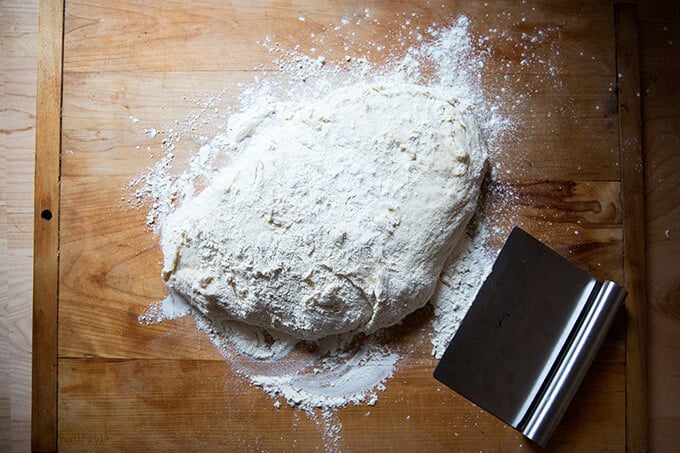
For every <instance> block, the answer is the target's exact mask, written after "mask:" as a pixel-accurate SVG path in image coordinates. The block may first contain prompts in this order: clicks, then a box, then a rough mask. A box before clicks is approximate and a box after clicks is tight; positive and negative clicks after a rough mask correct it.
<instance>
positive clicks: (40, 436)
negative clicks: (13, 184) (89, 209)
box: [31, 0, 64, 452]
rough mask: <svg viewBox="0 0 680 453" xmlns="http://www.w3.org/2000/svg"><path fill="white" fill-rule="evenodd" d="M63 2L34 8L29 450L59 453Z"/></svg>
mask: <svg viewBox="0 0 680 453" xmlns="http://www.w3.org/2000/svg"><path fill="white" fill-rule="evenodd" d="M63 30H64V0H58V1H52V0H41V1H40V4H39V9H38V74H37V93H36V139H35V199H34V202H35V205H34V225H35V233H34V241H33V246H34V255H33V256H34V258H33V334H32V335H33V356H32V366H33V369H32V400H31V449H32V450H33V451H40V452H46V451H56V450H57V371H58V370H57V317H58V306H57V305H58V290H59V287H58V282H59V194H60V165H61V102H62V89H63V85H62V70H63V51H64V46H63V38H64V34H63Z"/></svg>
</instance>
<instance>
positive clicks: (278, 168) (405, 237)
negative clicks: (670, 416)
mask: <svg viewBox="0 0 680 453" xmlns="http://www.w3.org/2000/svg"><path fill="white" fill-rule="evenodd" d="M228 139H229V142H230V147H231V148H232V149H233V151H234V155H233V157H232V158H231V161H230V162H228V163H227V164H226V165H225V167H224V168H223V169H222V170H221V171H220V173H219V174H218V175H216V176H215V177H214V179H213V181H212V183H211V185H210V186H209V187H207V188H206V189H205V190H204V191H203V192H202V193H200V194H199V195H198V196H196V197H195V198H193V199H192V200H189V201H188V202H185V203H184V204H183V205H182V206H181V207H180V208H178V209H177V210H176V211H175V212H174V213H173V214H172V215H171V216H170V217H169V218H168V220H167V221H166V223H165V224H164V226H163V229H162V239H161V247H162V250H163V255H164V267H163V271H162V276H163V279H164V280H165V281H166V283H167V285H168V287H169V288H170V289H171V290H173V291H175V292H177V293H179V294H180V295H182V296H183V297H184V298H186V299H187V301H189V302H190V303H191V304H193V305H194V306H195V307H196V308H197V309H199V310H200V311H201V312H202V313H204V314H205V315H207V316H209V317H213V318H217V319H229V320H237V321H242V322H245V323H247V324H251V325H255V326H260V327H264V328H267V329H270V330H271V331H275V332H282V333H285V334H289V335H291V336H293V337H295V338H299V339H304V340H316V339H320V338H323V337H326V336H329V335H334V334H342V333H359V332H366V333H371V332H374V331H376V330H377V329H380V328H383V327H387V326H390V325H393V324H395V323H398V322H399V321H400V320H401V319H403V318H404V317H405V316H406V315H408V314H409V313H411V312H413V311H414V310H416V309H418V308H420V307H422V306H423V305H425V304H426V303H427V301H428V300H429V298H430V297H431V296H432V294H433V292H434V290H435V287H436V285H437V281H438V277H439V274H440V273H441V270H442V267H443V265H444V262H445V260H446V258H447V257H448V255H449V254H450V253H451V251H452V249H453V248H454V247H455V245H456V243H457V241H458V240H459V238H460V236H461V234H462V232H463V231H464V229H465V226H466V224H467V222H468V220H469V219H470V217H471V215H472V213H473V211H474V209H475V206H476V202H477V199H478V196H479V191H480V185H481V181H482V179H483V175H484V171H485V168H486V150H485V147H484V145H483V141H482V138H481V136H480V132H479V128H478V126H477V124H476V123H475V121H474V120H473V119H472V118H471V117H469V116H468V115H466V114H465V113H463V112H461V111H460V110H459V109H458V108H457V102H456V101H455V100H451V99H447V98H446V97H444V96H443V95H442V94H441V93H439V92H438V91H436V90H434V89H431V88H427V87H422V86H417V85H412V84H399V83H397V84H392V85H389V86H387V85H379V84H377V85H375V84H374V85H368V84H358V85H353V86H349V87H343V88H339V89H337V90H335V91H332V92H330V93H329V94H328V95H327V96H326V97H324V98H323V99H319V100H317V101H314V102H306V103H294V102H288V103H274V104H268V105H264V106H260V107H254V108H251V109H249V110H247V111H246V112H244V113H240V114H236V115H232V117H231V118H230V120H229V123H228Z"/></svg>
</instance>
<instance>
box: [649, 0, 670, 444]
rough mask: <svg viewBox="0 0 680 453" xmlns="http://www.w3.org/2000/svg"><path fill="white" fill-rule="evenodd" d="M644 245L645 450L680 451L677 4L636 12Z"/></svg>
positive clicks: (654, 3) (652, 5) (659, 4)
mask: <svg viewBox="0 0 680 453" xmlns="http://www.w3.org/2000/svg"><path fill="white" fill-rule="evenodd" d="M639 19H640V44H641V51H640V61H641V67H642V75H641V88H642V91H641V94H642V119H643V149H644V159H645V214H646V228H645V230H646V231H645V233H646V234H645V237H646V240H645V245H646V252H647V298H648V299H647V300H648V303H649V305H648V308H649V311H648V316H649V331H648V339H649V357H648V364H649V374H648V379H649V381H648V398H649V447H650V450H651V451H659V452H663V451H677V450H678V449H679V448H680V392H678V391H677V389H678V386H680V360H678V357H680V266H679V265H678V256H679V253H680V84H679V83H678V80H680V45H678V43H680V27H678V26H677V24H680V5H679V4H678V2H674V1H649V2H644V3H641V4H640V6H639Z"/></svg>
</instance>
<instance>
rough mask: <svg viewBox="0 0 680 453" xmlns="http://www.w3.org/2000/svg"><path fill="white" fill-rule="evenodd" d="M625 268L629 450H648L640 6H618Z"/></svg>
mask: <svg viewBox="0 0 680 453" xmlns="http://www.w3.org/2000/svg"><path fill="white" fill-rule="evenodd" d="M614 14H615V20H616V67H617V75H618V76H617V77H618V88H619V89H618V95H619V136H620V146H621V189H622V196H623V204H624V212H625V216H624V219H623V231H624V238H623V268H624V273H625V280H626V281H625V286H626V287H627V288H628V297H627V298H626V302H625V305H626V315H627V316H626V322H627V327H626V364H627V369H626V425H627V429H626V450H627V451H634V452H638V451H640V452H642V451H647V447H648V444H647V296H646V291H647V285H646V272H647V269H646V264H645V220H644V219H645V211H644V206H645V205H644V193H645V192H644V173H643V169H644V161H643V156H642V130H641V129H642V119H641V115H640V66H639V42H638V25H637V6H635V5H616V7H615V9H614Z"/></svg>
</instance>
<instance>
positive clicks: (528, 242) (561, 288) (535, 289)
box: [434, 227, 627, 446]
mask: <svg viewBox="0 0 680 453" xmlns="http://www.w3.org/2000/svg"><path fill="white" fill-rule="evenodd" d="M626 294H627V293H626V290H625V289H624V288H622V287H620V286H618V285H616V284H615V283H613V282H610V281H598V280H596V279H595V278H593V277H591V276H590V275H588V274H587V273H585V272H583V271H581V270H580V269H578V268H577V267H575V266H574V265H572V264H571V263H569V262H568V261H567V260H565V259H564V258H562V257H561V256H560V255H558V254H557V253H555V252H554V251H552V250H551V249H549V248H548V247H546V246H545V245H544V244H542V243H541V242H540V241H538V240H537V239H535V238H533V237H532V236H531V235H529V234H528V233H526V232H525V231H523V230H521V229H520V228H517V227H516V228H514V229H513V231H512V232H511V233H510V236H509V237H508V239H507V241H506V242H505V245H504V246H503V249H502V250H501V252H500V254H499V255H498V258H497V259H496V262H495V263H494V267H493V270H492V271H491V274H490V275H489V277H488V278H487V280H486V281H485V282H484V284H483V285H482V288H481V289H480V290H479V293H478V294H477V297H476V299H475V301H474V303H473V304H472V306H471V307H470V310H469V311H468V313H467V315H466V316H465V319H464V320H463V322H462V324H461V326H460V328H459V329H458V331H457V333H456V335H455V337H454V338H453V340H452V341H451V344H449V346H448V348H447V350H446V352H445V353H444V356H443V357H442V359H441V361H440V362H439V365H438V366H437V368H436V369H435V372H434V377H435V378H436V379H438V380H439V381H441V382H442V383H444V384H446V385H447V386H449V387H451V388H452V389H453V390H455V391H456V392H458V393H460V394H461V395H463V396H465V397H466V398H468V399H469V400H471V401H472V402H474V403H475V404H477V405H479V406H481V407H482V408H484V409H485V410H487V411H489V412H491V413H492V414H494V415H495V416H496V417H498V418H500V419H501V420H503V421H504V422H506V423H508V424H510V425H511V426H513V427H514V428H516V429H517V430H519V431H521V432H522V433H523V434H524V435H525V436H527V437H528V438H530V439H531V440H533V441H534V442H536V443H538V444H539V445H542V446H545V445H546V444H547V443H548V440H549V439H550V436H551V435H552V433H553V431H554V430H555V428H556V427H557V424H558V423H559V421H560V419H561V418H562V415H563V414H564V412H565V410H566V408H567V407H568V405H569V403H570V402H571V399H572V397H573V396H574V393H575V392H576V389H577V388H578V386H579V385H580V383H581V381H582V380H583V377H584V375H585V373H586V371H587V370H588V368H589V367H590V364H591V363H592V361H593V358H594V357H595V354H596V353H597V351H598V349H599V348H600V345H601V344H602V342H603V340H604V338H605V336H606V334H607V331H608V330H609V327H610V325H611V323H612V321H613V320H614V317H615V315H616V313H617V311H618V309H619V307H620V306H621V305H622V303H623V300H624V299H625V297H626Z"/></svg>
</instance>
